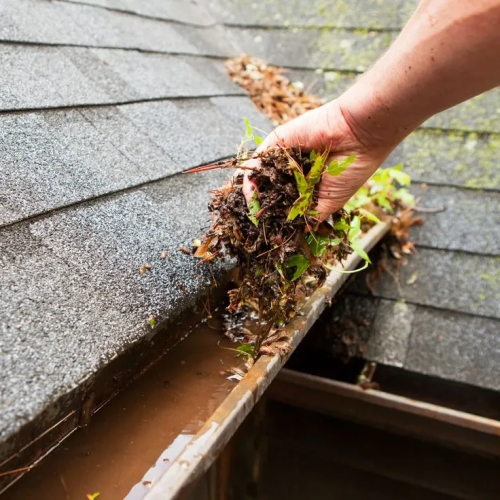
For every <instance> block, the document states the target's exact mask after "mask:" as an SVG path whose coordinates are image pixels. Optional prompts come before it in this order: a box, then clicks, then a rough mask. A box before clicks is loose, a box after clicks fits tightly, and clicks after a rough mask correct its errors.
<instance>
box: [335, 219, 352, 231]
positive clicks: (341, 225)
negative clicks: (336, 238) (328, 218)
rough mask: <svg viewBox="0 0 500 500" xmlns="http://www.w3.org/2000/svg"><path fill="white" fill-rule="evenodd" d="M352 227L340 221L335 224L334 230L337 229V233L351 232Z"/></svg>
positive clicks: (342, 220)
mask: <svg viewBox="0 0 500 500" xmlns="http://www.w3.org/2000/svg"><path fill="white" fill-rule="evenodd" d="M350 227H351V226H349V224H347V222H346V221H345V220H344V219H340V220H338V221H337V222H335V223H334V224H333V229H336V230H337V231H346V232H347V231H349V229H350Z"/></svg>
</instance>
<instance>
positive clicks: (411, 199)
mask: <svg viewBox="0 0 500 500" xmlns="http://www.w3.org/2000/svg"><path fill="white" fill-rule="evenodd" d="M394 198H395V199H396V200H401V201H402V202H403V203H404V204H405V205H413V204H415V196H413V195H412V194H411V193H410V192H409V191H408V190H407V189H405V188H401V189H398V190H397V191H396V192H395V193H394Z"/></svg>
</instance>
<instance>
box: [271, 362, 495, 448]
mask: <svg viewBox="0 0 500 500" xmlns="http://www.w3.org/2000/svg"><path fill="white" fill-rule="evenodd" d="M268 395H269V396H270V397H271V398H272V399H274V400H277V401H280V402H283V403H286V404H288V405H292V406H296V407H300V408H305V409H307V410H312V411H315V412H319V413H323V414H326V415H330V416H335V417H340V418H343V419H348V420H352V421H357V422H359V423H362V424H365V425H371V426H373V427H377V428H381V429H385V430H389V431H391V432H395V433H398V434H404V435H409V436H413V437H416V438H419V439H423V440H427V441H432V442H436V443H441V444H443V445H445V446H452V447H453V448H459V449H462V450H465V451H468V452H472V453H478V454H481V455H488V456H496V457H499V456H500V422H499V421H497V420H492V419H489V418H484V417H480V416H477V415H473V414H470V413H465V412H462V411H457V410H452V409H450V408H445V407H443V406H439V405H435V404H430V403H424V402H422V401H417V400H414V399H410V398H406V397H403V396H397V395H394V394H389V393H387V392H383V391H380V390H374V389H362V388H360V387H358V386H356V385H352V384H346V383H343V382H338V381H336V380H330V379H327V378H323V377H318V376H316V375H310V374H308V373H300V372H295V371H292V370H288V369H284V370H282V371H281V373H280V374H279V376H278V377H277V379H276V381H275V383H274V384H273V386H272V387H271V388H270V390H269V393H268Z"/></svg>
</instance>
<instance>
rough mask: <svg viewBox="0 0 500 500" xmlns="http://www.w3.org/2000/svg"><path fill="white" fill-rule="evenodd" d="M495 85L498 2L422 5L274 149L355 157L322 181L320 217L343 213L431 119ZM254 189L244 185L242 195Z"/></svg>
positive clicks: (451, 0) (434, 0) (447, 0)
mask: <svg viewBox="0 0 500 500" xmlns="http://www.w3.org/2000/svg"><path fill="white" fill-rule="evenodd" d="M498 84H500V0H422V1H421V2H420V5H419V7H418V8H417V10H416V11H415V13H414V15H413V16H412V17H411V19H410V20H409V21H408V23H407V25H406V26H405V27H404V29H403V30H402V31H401V33H400V35H399V36H398V38H397V40H396V41H395V42H394V43H393V45H392V46H391V47H390V48H389V50H388V51H387V52H386V53H385V54H384V55H383V56H382V57H381V58H380V59H379V60H378V61H377V63H375V65H374V66H373V67H372V68H371V69H370V70H369V71H367V72H366V73H365V74H364V75H363V76H362V77H360V78H359V80H358V81H357V82H356V83H355V84H354V85H353V86H352V87H351V88H350V89H349V90H347V91H346V92H345V93H344V94H343V95H341V96H340V97H339V98H338V99H335V100H334V101H332V102H329V103H328V104H325V105H324V106H322V107H321V108H318V109H316V110H314V111H310V112H308V113H306V114H304V115H302V116H301V117H299V118H297V119H295V120H293V121H291V122H289V123H287V124H285V125H282V126H281V127H278V128H277V129H276V130H275V132H274V133H272V134H271V135H270V136H269V137H268V138H267V139H266V141H264V143H263V144H262V145H261V147H260V148H259V149H261V150H263V149H265V148H267V147H269V146H272V145H273V144H275V143H276V142H283V143H285V144H287V145H289V146H292V145H300V146H301V147H302V148H304V149H305V150H308V149H309V150H311V149H314V150H317V151H326V150H329V151H330V152H331V153H332V155H331V157H332V158H336V157H340V158H342V157H345V156H348V155H351V154H355V155H356V157H357V160H356V162H355V163H354V164H353V165H352V166H351V167H350V168H349V169H347V170H346V171H345V172H344V173H343V174H342V175H341V176H339V177H331V176H328V175H325V176H324V177H323V180H322V182H321V185H320V199H319V204H318V209H319V211H320V212H321V214H322V216H323V217H326V216H327V215H328V214H330V213H331V212H334V211H336V210H338V209H340V208H341V207H342V206H343V205H344V204H345V203H346V202H347V201H348V199H349V198H350V197H351V196H352V195H353V194H354V193H355V192H356V191H357V189H358V188H359V187H360V186H361V185H362V184H363V183H364V182H365V181H366V179H368V177H370V175H371V174H372V173H373V172H374V171H375V170H376V169H377V168H378V167H379V166H380V164H381V163H382V162H383V161H384V160H385V158H387V156H389V154H390V153H391V152H392V150H393V149H394V148H395V147H396V146H397V145H398V144H399V143H400V142H401V141H402V140H403V139H404V138H405V137H406V136H407V135H408V134H410V133H411V132H412V131H413V130H414V129H415V128H417V127H418V126H419V125H420V124H422V123H423V122H424V121H425V120H426V119H428V118H429V117H431V116H432V115H434V114H436V113H438V112H439V111H442V110H444V109H446V108H449V107H451V106H454V105H455V104H458V103H460V102H462V101H465V100H467V99H469V98H471V97H473V96H475V95H477V94H480V93H482V92H484V91H486V90H488V89H490V88H493V87H495V86H496V85H498ZM254 189H255V185H254V184H253V183H252V182H251V181H248V180H247V181H246V183H245V195H246V196H247V198H249V197H251V196H252V193H253V190H254Z"/></svg>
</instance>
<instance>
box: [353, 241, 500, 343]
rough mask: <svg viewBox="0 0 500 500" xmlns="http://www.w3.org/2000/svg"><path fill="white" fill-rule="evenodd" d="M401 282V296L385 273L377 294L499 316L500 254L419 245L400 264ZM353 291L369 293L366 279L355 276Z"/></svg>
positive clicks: (428, 304)
mask: <svg viewBox="0 0 500 500" xmlns="http://www.w3.org/2000/svg"><path fill="white" fill-rule="evenodd" d="M410 278H412V279H410ZM415 280H416V281H415ZM399 282H400V285H401V289H402V293H403V297H399V294H398V288H397V287H396V285H395V283H394V280H393V278H392V277H391V276H390V275H389V274H388V273H383V274H382V276H381V278H380V280H379V281H378V283H377V287H376V295H377V296H378V297H382V298H390V299H399V298H404V299H405V300H406V301H408V302H409V303H413V304H420V305H425V306H430V307H435V308H438V309H445V310H450V311H457V312H463V313H468V314H473V315H477V316H485V317H490V318H491V317H493V318H500V257H484V256H481V255H471V254H466V253H462V252H448V251H445V250H434V249H429V248H419V249H418V252H417V253H416V254H415V255H413V256H411V258H410V259H408V264H407V265H406V266H402V267H401V270H400V276H399ZM351 290H360V291H364V292H365V293H366V292H367V291H366V285H365V283H364V279H363V278H358V279H356V280H355V281H354V282H353V284H352V285H351ZM464 335H468V332H464Z"/></svg>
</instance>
